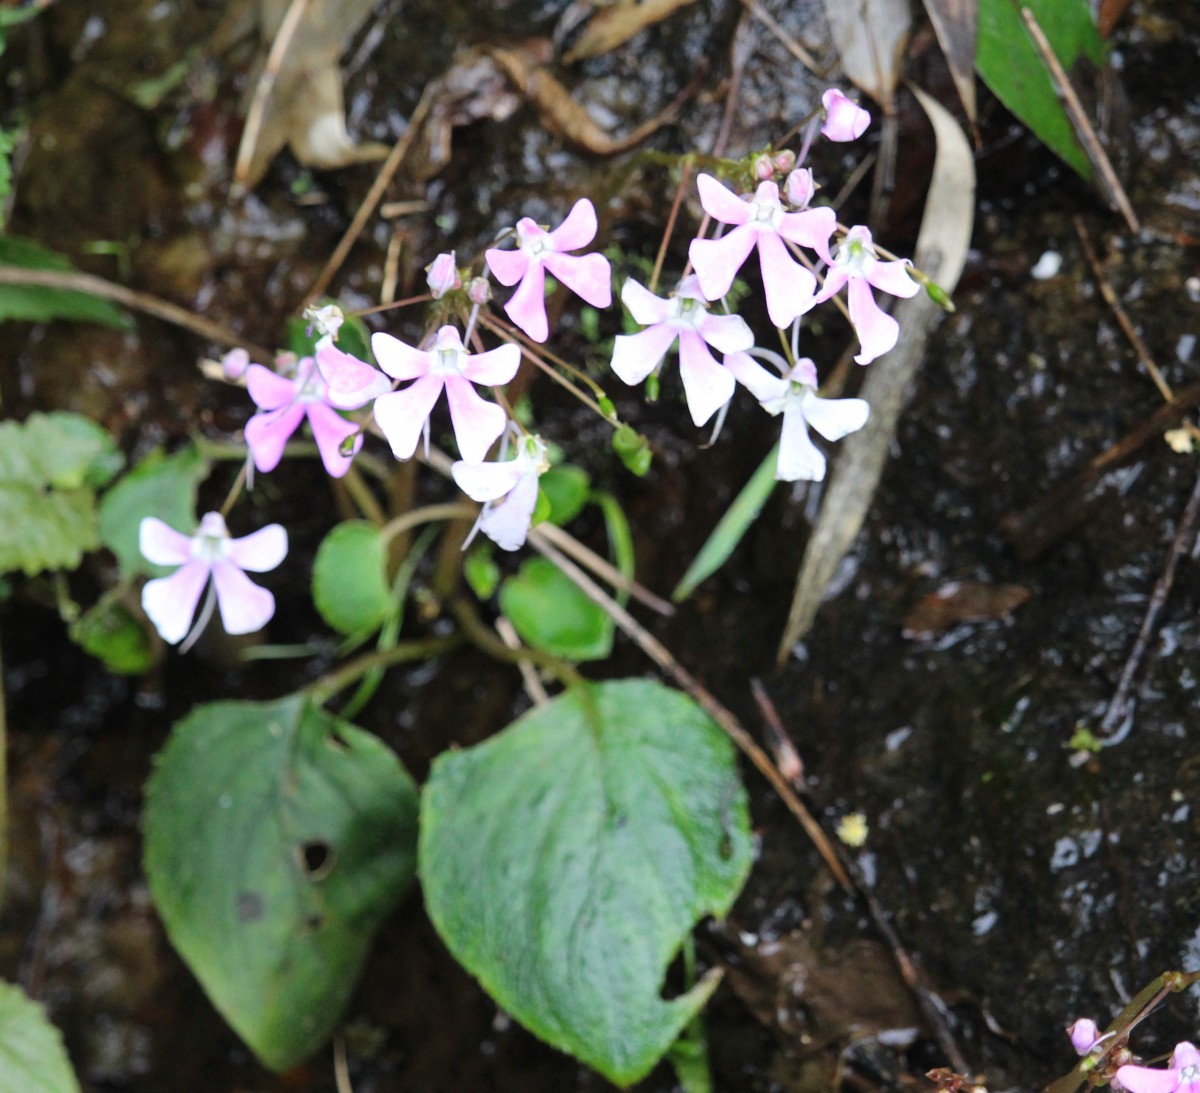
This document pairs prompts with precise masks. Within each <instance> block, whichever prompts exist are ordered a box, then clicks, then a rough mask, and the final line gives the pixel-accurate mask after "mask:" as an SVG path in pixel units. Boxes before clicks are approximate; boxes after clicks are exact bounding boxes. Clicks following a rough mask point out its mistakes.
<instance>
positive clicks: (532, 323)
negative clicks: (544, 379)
mask: <svg viewBox="0 0 1200 1093" xmlns="http://www.w3.org/2000/svg"><path fill="white" fill-rule="evenodd" d="M504 312H505V314H506V315H507V316H508V317H509V318H510V319H511V320H512V321H513V323H514V324H515V325H517V326H519V327H520V328H521V329H522V330H523V331H525V333H526V334H528V335H529V336H530V337H531V338H532V339H533V340H534V341H535V342H544V341H545V340H546V338H547V337H548V336H549V334H550V328H549V326H548V325H547V323H546V270H545V269H544V268H543V266H542V263H541V262H530V263H529V268H528V269H527V270H526V271H525V276H524V277H523V278H521V283H520V284H519V285H517V291H516V292H514V293H513V294H512V296H510V297H509V300H508V303H506V304H505V305H504Z"/></svg>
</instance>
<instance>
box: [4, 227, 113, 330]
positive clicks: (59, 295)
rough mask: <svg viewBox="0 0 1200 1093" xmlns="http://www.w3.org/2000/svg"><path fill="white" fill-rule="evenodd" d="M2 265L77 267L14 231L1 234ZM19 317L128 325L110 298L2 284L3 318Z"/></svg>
mask: <svg viewBox="0 0 1200 1093" xmlns="http://www.w3.org/2000/svg"><path fill="white" fill-rule="evenodd" d="M0 266H20V267H21V268H22V269H49V270H59V271H62V272H72V271H73V270H74V267H73V266H72V265H71V263H70V262H69V261H68V260H67V259H66V258H65V257H64V256H63V255H61V254H56V253H55V252H54V251H52V250H47V249H46V248H45V247H43V246H41V245H39V244H38V243H35V242H34V241H33V240H32V239H22V238H20V237H19V236H15V235H0ZM5 319H17V320H20V321H23V322H30V323H46V322H50V320H52V319H76V320H79V321H81V322H89V323H98V324H99V325H101V326H111V327H115V328H117V329H118V330H124V329H126V328H128V327H129V325H130V324H129V320H128V318H126V316H125V315H124V313H123V312H121V311H120V310H119V309H118V308H116V307H114V306H113V305H112V304H111V303H109V301H108V300H104V299H101V298H100V297H99V296H90V295H88V294H87V293H86V292H77V291H76V290H74V289H66V288H47V287H46V286H44V285H0V322H3V321H4V320H5Z"/></svg>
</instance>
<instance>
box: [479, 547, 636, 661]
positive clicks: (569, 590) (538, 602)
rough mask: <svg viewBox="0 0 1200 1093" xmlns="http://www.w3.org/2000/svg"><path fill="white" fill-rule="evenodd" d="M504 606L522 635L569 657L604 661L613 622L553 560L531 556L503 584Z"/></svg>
mask: <svg viewBox="0 0 1200 1093" xmlns="http://www.w3.org/2000/svg"><path fill="white" fill-rule="evenodd" d="M500 609H501V610H502V611H503V612H504V614H505V615H507V616H508V619H509V621H510V622H511V623H512V624H513V626H515V627H516V630H517V633H518V634H520V635H521V638H522V639H523V640H524V641H526V642H528V643H529V644H530V645H532V646H533V647H534V648H535V649H541V650H543V651H545V652H547V653H553V654H554V655H555V656H559V657H565V658H566V659H568V660H603V659H604V658H605V657H606V656H608V654H609V652H610V651H611V649H612V640H613V621H612V619H611V618H609V616H608V614H607V612H605V611H604V609H603V608H601V607H598V606H597V605H596V604H594V603H592V601H591V600H589V599H588V598H587V596H585V595H584V594H583V593H582V592H581V591H580V590H579V588H578V586H577V585H576V584H575V582H574V581H572V580H571V578H570V577H567V576H566V575H565V574H564V573H563V572H562V570H560V569H559V568H558V567H557V566H556V565H554V564H553V563H552V562H548V561H547V560H546V559H545V558H530V559H529V560H528V561H526V562H524V563H522V565H521V568H520V569H519V570H518V571H517V574H516V576H514V577H509V579H508V580H507V581H505V582H504V584H502V585H501V586H500Z"/></svg>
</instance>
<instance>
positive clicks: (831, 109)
mask: <svg viewBox="0 0 1200 1093" xmlns="http://www.w3.org/2000/svg"><path fill="white" fill-rule="evenodd" d="M821 105H822V106H824V107H825V123H824V124H823V125H822V126H821V132H822V133H823V134H824V135H825V136H826V137H828V138H829V139H830V140H834V141H848V140H858V138H859V137H861V136H862V135H863V133H865V132H866V131H867V126H868V125H870V124H871V115H870V114H869V113H868V112H867V111H866V110H864V109H863V108H862V107H861V106H859V105H858V104H857V103H855V102H853V101H852V100H850V99H848V98H846V96H845V95H843V94H842V93H841V92H840V91H839V90H838V89H837V88H836V87H831V88H830V89H829V90H828V91H826V92H825V94H824V95H822V96H821Z"/></svg>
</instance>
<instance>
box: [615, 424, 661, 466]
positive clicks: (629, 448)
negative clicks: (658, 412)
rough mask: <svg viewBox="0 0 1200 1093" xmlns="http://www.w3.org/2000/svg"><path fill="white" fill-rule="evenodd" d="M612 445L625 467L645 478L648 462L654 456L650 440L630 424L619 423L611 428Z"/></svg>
mask: <svg viewBox="0 0 1200 1093" xmlns="http://www.w3.org/2000/svg"><path fill="white" fill-rule="evenodd" d="M612 446H613V451H614V452H616V453H617V455H618V456H619V457H620V459H621V462H622V463H624V464H625V466H626V468H627V469H628V470H630V471H632V472H633V473H634V474H636V475H637V476H638V477H639V478H645V477H646V475H648V474H649V473H650V463H651V461H652V460H653V458H654V453H653V452H651V451H650V441H648V440H647V439H646V438H645V437H644V436H642V435H641V433H639V432H638V431H637V430H636V429H635V428H634V427H633V426H632V425H619V426H617V428H616V429H615V430H613V437H612Z"/></svg>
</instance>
